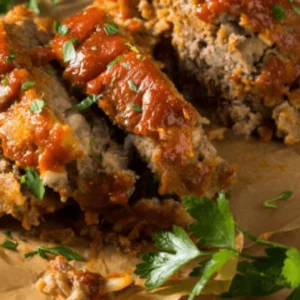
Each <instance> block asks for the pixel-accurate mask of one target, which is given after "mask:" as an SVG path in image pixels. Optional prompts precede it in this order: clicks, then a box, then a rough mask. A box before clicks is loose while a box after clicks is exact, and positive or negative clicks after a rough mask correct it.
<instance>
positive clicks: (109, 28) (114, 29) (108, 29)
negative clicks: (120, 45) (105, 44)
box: [104, 24, 119, 35]
mask: <svg viewBox="0 0 300 300" xmlns="http://www.w3.org/2000/svg"><path fill="white" fill-rule="evenodd" d="M104 31H105V33H106V34H107V35H114V34H117V33H118V32H119V28H118V26H117V25H116V24H108V25H105V26H104Z"/></svg>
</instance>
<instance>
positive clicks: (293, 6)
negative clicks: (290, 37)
mask: <svg viewBox="0 0 300 300" xmlns="http://www.w3.org/2000/svg"><path fill="white" fill-rule="evenodd" d="M292 9H293V11H294V12H295V13H296V14H297V15H298V16H300V8H299V7H297V6H295V5H292Z"/></svg>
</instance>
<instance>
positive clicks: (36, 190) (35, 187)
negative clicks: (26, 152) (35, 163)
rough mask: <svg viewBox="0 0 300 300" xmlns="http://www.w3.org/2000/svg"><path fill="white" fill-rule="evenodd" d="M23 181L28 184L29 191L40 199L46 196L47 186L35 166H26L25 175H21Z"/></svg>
mask: <svg viewBox="0 0 300 300" xmlns="http://www.w3.org/2000/svg"><path fill="white" fill-rule="evenodd" d="M21 183H22V184H26V185H27V187H28V189H29V191H30V192H31V193H32V194H33V195H34V196H35V197H37V198H38V199H40V200H42V199H43V198H44V195H45V187H44V184H43V182H42V180H41V178H40V176H39V174H38V173H37V172H36V170H35V169H34V168H32V167H28V168H26V173H25V175H23V176H22V177H21Z"/></svg>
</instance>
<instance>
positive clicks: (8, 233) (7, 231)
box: [3, 230, 12, 239]
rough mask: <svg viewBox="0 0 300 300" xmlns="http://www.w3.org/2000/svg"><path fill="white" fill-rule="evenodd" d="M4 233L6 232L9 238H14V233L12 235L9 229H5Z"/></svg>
mask: <svg viewBox="0 0 300 300" xmlns="http://www.w3.org/2000/svg"><path fill="white" fill-rule="evenodd" d="M3 234H4V235H5V236H6V237H7V238H9V239H12V235H11V232H10V231H9V230H5V231H4V232H3Z"/></svg>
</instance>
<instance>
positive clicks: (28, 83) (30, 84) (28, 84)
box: [21, 81, 35, 92]
mask: <svg viewBox="0 0 300 300" xmlns="http://www.w3.org/2000/svg"><path fill="white" fill-rule="evenodd" d="M33 86H35V82H34V81H26V82H24V83H23V84H22V87H21V91H22V92H24V91H26V90H28V89H29V88H31V87H33Z"/></svg>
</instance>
